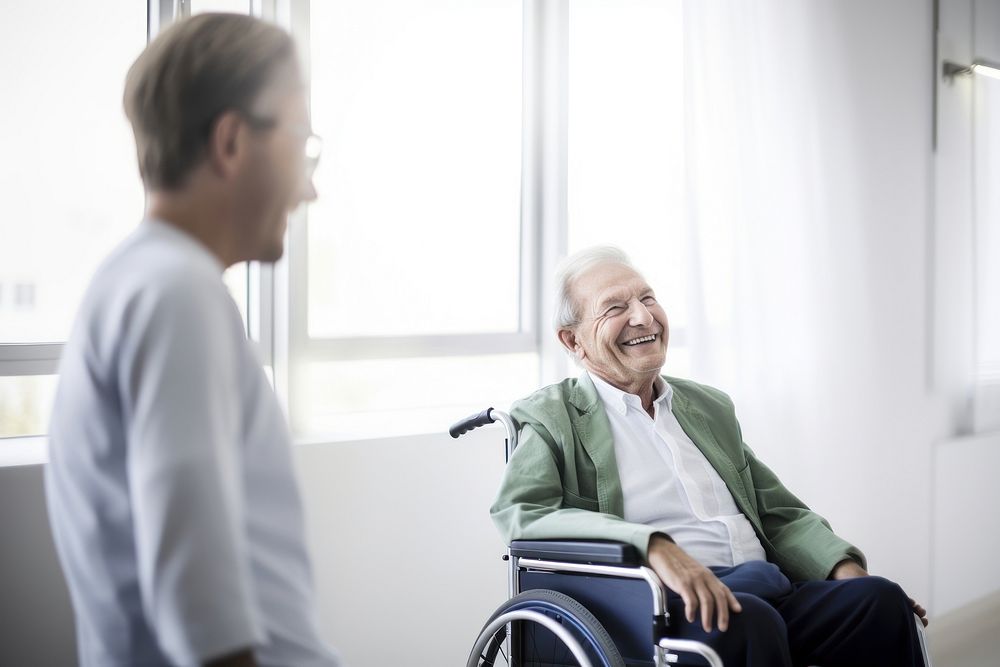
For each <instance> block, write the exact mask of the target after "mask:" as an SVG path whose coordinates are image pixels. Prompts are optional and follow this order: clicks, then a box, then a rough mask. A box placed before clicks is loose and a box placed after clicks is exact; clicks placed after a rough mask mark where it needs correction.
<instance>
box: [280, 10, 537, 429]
mask: <svg viewBox="0 0 1000 667" xmlns="http://www.w3.org/2000/svg"><path fill="white" fill-rule="evenodd" d="M309 20H310V21H309V34H308V36H300V38H303V37H304V38H305V39H307V40H308V53H309V58H308V60H309V66H310V71H311V100H312V116H313V125H314V128H315V131H316V132H317V133H318V134H319V135H320V136H322V137H323V139H324V156H323V160H322V162H321V163H320V166H319V169H318V170H317V172H316V178H315V183H316V187H317V190H318V191H319V195H320V198H319V200H318V201H316V202H315V203H313V204H311V205H310V207H309V211H308V222H307V223H306V225H305V227H304V228H300V235H299V238H295V237H294V236H293V238H292V244H293V248H292V252H291V253H290V262H291V267H290V273H291V294H290V298H291V299H292V300H293V301H294V300H295V299H297V298H302V299H303V301H304V306H305V307H303V308H301V309H298V310H297V309H296V308H294V307H293V308H292V320H291V322H290V325H289V326H290V327H291V343H292V346H293V350H292V351H291V352H290V354H291V359H292V364H291V367H290V373H291V374H292V377H291V386H290V397H289V403H290V408H291V414H292V416H293V424H294V426H295V427H296V429H297V430H299V431H308V432H316V431H320V432H331V430H332V431H335V432H340V433H343V432H347V431H350V432H353V431H354V430H355V428H357V429H361V430H363V428H364V427H363V426H362V425H361V424H363V423H364V422H366V421H368V420H370V419H372V418H374V419H377V420H378V421H379V422H380V423H381V424H382V425H383V426H384V424H385V423H386V420H387V419H392V420H403V419H410V418H412V417H413V414H412V413H414V412H415V411H420V412H422V413H424V414H426V413H427V410H428V409H432V408H439V409H440V413H441V415H442V416H441V417H440V419H441V420H443V421H440V422H438V423H439V424H442V425H443V424H446V423H447V420H448V419H450V418H453V417H455V416H456V415H459V414H460V413H461V411H463V410H466V409H471V408H474V407H476V406H478V405H480V404H482V403H484V402H487V401H490V400H503V399H508V400H509V399H512V398H515V397H517V396H518V395H521V394H525V393H527V392H528V391H530V390H531V389H533V388H534V387H535V385H537V381H538V380H537V378H538V373H537V355H536V353H535V336H534V332H533V331H531V330H530V329H529V327H528V326H527V323H526V318H525V316H524V312H523V310H524V306H523V300H522V294H523V291H524V285H523V283H522V276H521V274H522V255H521V246H522V240H521V220H520V186H521V181H520V179H521V173H520V165H521V152H520V146H521V30H522V20H521V2H518V1H517V0H492V1H489V0H478V1H476V2H469V1H468V0H420V1H414V0H342V1H338V2H324V1H318V2H312V3H311V4H310V7H309ZM293 234H294V228H293ZM296 241H298V242H299V243H298V247H300V248H302V252H301V253H299V254H297V253H296V252H295V248H294V246H295V245H296ZM415 277H418V278H416V279H415ZM373 413H374V414H377V415H378V416H377V417H372V415H373ZM387 413H388V414H387ZM365 415H368V416H365ZM352 424H353V425H357V426H356V427H355V426H352Z"/></svg>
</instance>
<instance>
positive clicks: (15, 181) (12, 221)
mask: <svg viewBox="0 0 1000 667" xmlns="http://www.w3.org/2000/svg"><path fill="white" fill-rule="evenodd" d="M109 16H113V17H114V20H108V17H109ZM145 41H146V5H145V3H137V2H134V0H109V1H108V2H103V3H101V5H100V11H95V7H94V5H93V4H92V3H87V2H62V1H61V0H37V1H36V2H11V3H5V4H4V8H3V20H2V21H0V90H3V91H4V122H3V123H2V124H0V146H3V160H2V161H0V199H2V200H3V202H4V207H5V211H4V215H3V216H2V217H0V239H3V242H2V243H0V292H2V293H0V343H10V342H50V341H60V340H65V339H66V338H67V336H68V334H69V327H70V323H71V321H72V318H73V315H74V312H75V310H76V307H77V304H78V302H79V300H80V297H81V295H82V291H83V289H84V288H85V287H86V285H87V279H88V278H89V276H90V275H91V274H92V273H93V271H94V269H95V268H96V265H97V263H98V262H99V261H100V260H101V259H102V258H103V257H104V256H105V255H106V254H107V253H108V251H109V250H110V249H111V248H112V247H113V246H114V245H115V244H116V243H117V242H118V241H119V240H120V239H121V238H122V237H123V236H125V234H126V233H128V232H129V231H130V230H131V229H132V228H133V227H135V225H136V224H138V222H139V219H140V218H141V217H142V212H143V190H142V185H141V183H140V181H139V175H138V169H137V167H136V158H135V146H134V143H133V141H132V134H131V130H130V129H129V127H128V124H127V123H126V121H125V116H124V113H123V111H122V102H121V99H122V88H123V85H124V81H125V73H126V71H127V70H128V67H129V65H131V63H132V61H133V60H134V59H135V57H136V56H137V55H138V54H139V52H140V51H141V50H142V48H143V46H144V45H145Z"/></svg>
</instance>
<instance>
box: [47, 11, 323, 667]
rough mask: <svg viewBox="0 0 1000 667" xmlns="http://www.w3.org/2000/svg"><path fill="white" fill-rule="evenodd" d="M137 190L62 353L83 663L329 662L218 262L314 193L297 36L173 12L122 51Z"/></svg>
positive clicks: (70, 566) (58, 528)
mask: <svg viewBox="0 0 1000 667" xmlns="http://www.w3.org/2000/svg"><path fill="white" fill-rule="evenodd" d="M124 106H125V113H126V115H127V116H128V119H129V121H130V122H131V124H132V129H133V131H134V134H135V141H136V149H137V154H138V161H139V171H140V173H141V175H142V179H143V182H144V184H145V187H146V191H147V211H146V215H145V219H144V220H143V221H142V223H141V224H140V225H139V227H138V228H137V229H136V230H135V231H134V232H133V233H132V234H131V235H130V236H129V237H128V238H127V239H125V240H124V242H122V243H121V245H119V246H118V248H117V249H115V250H114V251H113V252H112V253H111V255H110V256H109V257H108V258H107V259H106V260H105V261H104V262H103V264H102V265H101V267H100V268H99V269H98V271H97V273H96V275H95V276H94V278H93V280H92V282H91V284H90V286H89V288H88V290H87V292H86V294H85V296H84V299H83V303H82V306H81V308H80V311H79V313H78V316H77V320H76V323H75V326H74V329H73V332H72V335H71V337H70V340H69V342H68V343H67V344H66V347H65V350H64V352H63V355H62V360H61V363H60V371H59V373H60V379H59V388H58V392H57V396H56V401H55V407H54V410H53V418H52V425H51V429H50V434H51V435H50V443H49V447H50V453H49V455H50V461H49V464H48V466H47V469H46V491H47V498H48V504H49V513H50V519H51V523H52V528H53V533H54V536H55V541H56V545H57V548H58V552H59V556H60V559H61V562H62V565H63V569H64V571H65V573H66V578H67V581H68V583H69V588H70V594H71V597H72V600H73V606H74V610H75V615H76V627H77V640H78V650H79V656H80V662H81V664H83V665H95V666H96V665H100V666H101V667H107V666H112V665H114V666H118V665H120V666H122V667H125V666H129V667H131V666H134V665H166V664H173V665H282V666H290V665H292V666H299V665H303V666H305V665H309V666H312V665H315V666H321V665H322V666H334V665H337V664H338V660H337V658H336V656H335V654H334V653H333V652H332V651H331V649H329V648H328V647H327V646H325V645H324V644H323V642H322V641H321V640H320V637H319V630H318V626H317V619H316V614H315V610H314V599H313V590H312V589H313V584H312V575H311V571H310V564H309V558H308V555H307V552H306V543H305V535H304V522H303V517H302V504H301V500H300V498H299V492H298V488H297V485H296V480H295V477H294V474H293V466H292V459H291V452H290V448H289V440H290V438H289V434H288V429H287V425H286V423H285V419H284V416H283V414H282V412H281V409H280V407H279V405H278V402H277V400H276V398H275V396H274V393H273V391H272V389H271V386H270V385H269V383H268V380H267V378H266V377H265V374H264V371H263V369H262V368H261V365H260V363H259V361H258V360H257V358H256V356H255V354H254V350H253V348H252V347H251V345H250V343H249V342H248V341H247V338H246V334H245V330H244V326H243V322H242V320H241V317H240V313H239V311H238V309H237V307H236V304H235V303H234V302H233V300H232V298H231V297H230V295H229V293H228V292H227V290H226V287H225V285H224V283H223V281H222V272H223V271H224V270H225V269H226V268H227V267H229V266H232V265H233V264H236V263H237V262H245V261H249V260H256V261H261V262H274V261H275V260H277V259H278V258H279V257H281V255H282V252H283V243H284V240H283V239H284V233H285V227H286V225H287V218H288V215H289V213H290V212H291V211H292V210H293V209H295V208H296V207H298V205H299V204H301V203H302V202H303V201H310V200H312V199H314V198H315V196H316V192H315V190H314V189H313V185H312V167H313V166H314V164H315V163H314V162H313V158H316V157H318V155H315V154H309V152H310V151H312V150H314V147H313V144H314V143H315V141H316V139H315V138H314V137H313V135H312V131H311V129H310V122H309V115H308V110H307V107H306V99H305V95H304V88H303V81H302V78H301V72H300V68H299V65H298V63H297V61H296V56H295V47H294V44H293V42H292V39H291V37H290V36H289V35H288V34H287V33H286V32H285V31H283V30H281V29H279V28H278V27H276V26H273V25H270V24H267V23H264V22H262V21H259V20H257V19H254V18H250V17H247V16H239V15H235V14H203V15H199V16H196V17H194V18H189V19H185V20H182V21H180V22H178V23H176V24H175V25H173V26H171V27H169V28H167V29H166V30H165V31H164V32H163V33H161V34H160V35H159V36H158V37H157V38H156V39H154V40H153V41H152V42H151V43H150V44H149V45H148V46H147V48H146V49H145V51H144V52H143V53H142V54H141V55H140V56H139V58H138V59H137V60H136V62H135V63H134V64H133V65H132V67H131V69H130V70H129V72H128V76H127V78H126V81H125V93H124Z"/></svg>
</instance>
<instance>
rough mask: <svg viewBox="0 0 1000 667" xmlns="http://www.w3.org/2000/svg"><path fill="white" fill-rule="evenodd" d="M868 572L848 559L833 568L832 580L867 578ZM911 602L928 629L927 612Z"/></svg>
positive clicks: (913, 601) (914, 610)
mask: <svg viewBox="0 0 1000 667" xmlns="http://www.w3.org/2000/svg"><path fill="white" fill-rule="evenodd" d="M867 576H868V571H867V570H865V568H863V567H861V566H860V565H858V564H857V563H856V562H854V561H853V560H850V559H847V560H842V561H840V562H839V563H837V565H836V566H834V568H833V572H831V573H830V578H831V579H856V578H858V577H867ZM907 599H908V600H909V601H910V606H911V607H913V613H914V614H916V615H917V616H918V617H919V618H920V622H921V623H923V624H924V627H925V628H926V627H927V624H928V622H929V621H928V620H927V610H926V609H924V608H923V607H921V606H920V605H919V604H917V602H916V600H914V599H913V598H907Z"/></svg>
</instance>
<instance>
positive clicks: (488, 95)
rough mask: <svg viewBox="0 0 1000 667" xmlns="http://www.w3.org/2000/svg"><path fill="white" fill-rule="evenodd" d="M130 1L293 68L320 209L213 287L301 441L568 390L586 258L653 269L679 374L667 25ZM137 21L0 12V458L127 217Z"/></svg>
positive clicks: (40, 413) (661, 6)
mask: <svg viewBox="0 0 1000 667" xmlns="http://www.w3.org/2000/svg"><path fill="white" fill-rule="evenodd" d="M147 4H148V6H149V8H150V19H151V23H150V26H149V32H150V33H153V34H155V33H156V32H157V31H158V30H159V29H161V28H162V27H164V26H165V25H166V24H167V23H169V20H170V17H171V16H173V15H174V14H176V13H179V14H181V15H186V14H196V13H200V12H205V11H229V12H237V13H246V12H252V13H254V14H256V15H263V16H265V17H267V18H270V19H274V20H277V21H278V22H279V23H281V24H282V25H285V26H286V27H290V28H291V30H292V31H293V34H294V35H295V37H296V39H297V41H298V43H299V46H300V48H301V50H302V56H303V60H304V63H305V65H306V72H307V78H308V81H309V87H310V90H309V94H310V102H311V108H312V117H313V125H314V128H315V131H316V132H317V133H318V134H320V135H321V136H322V137H323V138H324V156H323V160H322V162H321V163H320V165H319V169H318V170H317V172H316V177H315V182H316V186H317V189H318V191H319V194H320V199H319V200H318V201H317V202H315V203H314V204H312V205H310V206H309V207H308V208H307V209H304V210H302V211H300V212H298V213H297V214H296V216H295V219H293V220H292V224H291V225H290V226H289V238H288V243H287V245H286V248H287V252H286V256H285V258H284V259H283V260H282V261H281V262H279V263H278V264H277V265H275V266H274V267H271V266H261V265H257V264H253V263H251V264H249V265H247V264H243V265H238V266H235V267H232V268H231V269H229V270H228V271H227V272H226V274H225V275H224V280H225V282H226V284H227V285H228V286H229V288H230V290H231V292H232V294H233V297H234V299H235V301H236V303H237V305H238V307H239V309H240V311H241V312H242V314H243V316H244V320H245V321H246V323H247V329H248V332H249V334H250V337H251V339H252V340H254V341H255V342H256V343H257V344H258V348H259V350H260V352H261V356H262V359H263V361H264V363H265V366H266V367H267V368H268V371H269V372H270V373H271V375H272V378H273V379H274V381H275V385H276V389H277V391H278V394H279V397H280V398H281V399H282V400H283V401H284V402H285V404H286V407H287V408H288V411H289V416H290V420H291V423H292V426H293V429H294V430H295V431H296V433H297V434H298V435H299V436H303V435H308V436H310V437H318V436H324V437H330V436H332V437H334V438H347V437H350V438H355V437H362V436H370V435H374V434H378V435H388V434H391V433H393V432H396V433H403V432H413V430H414V429H420V430H423V429H427V428H431V429H433V430H439V429H443V428H444V427H445V426H446V425H447V424H448V423H450V422H451V421H452V420H454V419H455V418H457V417H459V416H461V414H463V413H464V412H466V411H471V410H473V409H481V408H482V407H484V406H485V405H486V404H488V403H494V404H497V405H498V406H500V407H505V405H506V403H507V402H509V401H511V400H513V399H515V398H517V397H519V396H523V395H526V394H528V393H530V392H531V391H533V390H534V389H536V388H537V387H538V385H539V383H540V381H541V380H542V379H543V378H544V380H545V381H548V380H553V379H558V378H560V377H562V376H563V375H564V373H565V372H566V371H567V370H569V366H568V364H567V363H566V362H567V359H566V358H565V357H564V356H563V354H562V352H561V350H560V349H559V347H558V344H557V343H556V342H555V340H554V336H553V334H552V332H551V331H550V327H549V320H550V313H549V310H550V307H551V305H552V304H551V302H550V298H551V297H550V296H548V295H549V293H550V292H551V287H552V285H551V273H552V269H553V267H554V264H555V263H556V262H557V261H558V260H559V259H560V258H561V257H563V256H564V255H565V254H566V252H567V251H570V252H572V251H574V250H577V249H579V248H580V247H583V246H585V245H591V244H594V243H609V242H610V243H616V244H618V245H620V246H622V247H623V248H624V249H626V250H627V251H628V252H629V253H630V254H631V255H632V257H633V259H634V260H635V262H636V263H637V265H639V266H640V267H642V268H643V269H644V270H646V272H647V276H648V277H649V279H650V281H651V283H653V285H654V286H655V287H656V288H657V290H658V293H659V297H660V300H661V301H663V302H664V303H665V305H666V306H667V310H668V313H670V316H671V325H672V342H671V347H672V352H673V354H672V355H671V362H668V363H674V362H677V360H678V357H679V356H680V357H681V361H680V362H679V363H680V364H681V365H683V358H682V355H679V354H678V352H681V353H682V352H683V333H684V327H685V321H684V318H685V312H686V308H685V304H684V298H685V291H684V287H683V286H684V281H683V279H682V278H683V274H684V272H685V270H686V268H685V265H684V256H685V253H684V252H683V249H684V236H683V234H684V231H683V228H682V227H681V224H680V221H681V220H682V219H683V215H682V214H681V213H682V202H683V190H682V182H683V179H682V178H681V174H682V172H683V170H682V167H681V164H682V160H683V150H682V143H683V142H682V141H681V139H680V136H681V128H680V122H681V121H680V115H681V105H680V104H679V102H678V100H677V99H676V94H677V91H679V90H681V89H682V79H681V73H680V64H679V63H680V59H681V58H680V56H681V41H680V40H681V32H680V27H679V26H680V20H679V12H680V9H679V7H680V5H679V3H676V2H666V1H662V0H661V1H660V2H653V1H650V0H646V1H642V0H629V1H628V2H624V3H622V2H612V1H611V0H603V1H599V0H576V1H574V2H573V3H548V2H538V3H523V2H522V1H521V0H336V1H327V0H316V1H311V0H266V1H261V0H254V1H251V0H205V1H202V0H185V1H183V2H181V1H176V2H171V1H168V0H161V1H160V2H150V3H147ZM146 11H147V8H146V7H144V6H143V4H142V3H139V4H138V5H136V3H134V2H127V1H126V0H112V1H110V2H107V3H106V4H105V11H102V12H101V19H102V20H100V21H99V20H97V19H96V18H94V15H93V12H89V11H86V10H84V9H83V8H82V7H78V6H76V5H74V4H72V3H71V4H69V5H66V4H65V3H59V2H55V0H46V1H44V2H38V3H18V4H16V5H15V6H13V7H11V8H7V9H5V10H4V12H5V14H4V18H5V21H4V23H3V25H0V38H3V41H2V42H0V56H3V55H5V56H6V57H5V58H3V59H2V62H0V85H3V86H4V89H5V90H7V91H10V92H11V94H10V95H9V97H10V99H11V100H13V103H12V111H11V113H10V119H11V120H10V122H9V123H7V124H6V125H5V127H4V128H0V137H2V139H3V145H4V146H5V148H6V149H7V150H6V155H5V160H4V162H3V164H0V191H2V193H3V194H4V195H5V196H6V197H5V198H6V200H7V201H9V202H14V211H13V213H12V214H11V215H8V216H6V217H5V218H4V222H2V223H0V225H3V238H4V240H5V243H4V244H3V245H2V246H0V313H2V314H3V317H2V319H0V399H2V400H3V408H2V409H3V410H5V411H6V412H4V413H2V414H0V437H3V436H10V435H23V434H31V433H42V432H44V426H45V423H46V422H47V420H48V415H47V412H48V410H47V408H46V407H45V406H46V405H48V403H50V402H51V395H52V390H53V388H54V386H55V376H54V375H53V374H54V373H55V371H56V365H57V361H58V355H59V351H60V349H61V342H60V341H63V340H65V338H66V336H67V334H68V331H69V325H70V322H71V321H72V317H73V315H74V313H75V310H76V305H77V303H78V302H79V299H80V296H81V294H82V290H83V288H84V287H85V285H86V283H87V278H88V277H89V276H90V275H91V274H92V273H93V271H94V269H95V268H96V264H97V262H99V261H100V260H101V259H102V258H103V257H104V256H105V255H106V254H107V253H108V251H109V250H110V249H111V248H112V247H113V246H114V245H115V244H116V243H118V242H119V241H120V240H121V239H122V238H123V237H124V236H126V235H127V233H128V232H129V231H130V230H131V229H132V228H133V227H134V225H135V224H136V223H137V221H138V218H139V216H140V215H141V211H142V209H143V200H142V197H143V192H142V187H141V183H140V182H139V178H138V175H137V173H136V172H137V170H136V168H135V157H134V147H133V142H132V137H131V133H130V131H129V128H128V126H127V123H126V122H125V119H124V117H123V113H122V111H121V87H122V81H123V79H124V75H125V72H126V70H127V68H128V67H129V65H130V64H131V63H132V62H133V60H134V58H135V57H136V55H137V54H138V53H139V52H140V51H141V49H142V47H143V46H144V43H145V38H146V34H147V25H146ZM524 12H528V14H527V15H525V14H524ZM106 16H114V17H115V20H114V21H107V20H104V19H105V17H106ZM30 25H37V26H42V25H44V26H45V30H24V29H23V26H30ZM665 34H666V35H668V36H669V38H664V35H665ZM29 35H30V38H29ZM40 36H41V37H40ZM95 37H96V38H95ZM95 44H96V46H95ZM68 53H72V54H73V57H72V59H68V58H67V55H66V54H68ZM26 59H28V60H29V61H30V62H31V63H32V66H31V67H30V68H25V67H23V62H24V61H25V60H26ZM13 63H18V64H17V65H16V66H15V65H14V64H13ZM567 65H568V67H567ZM650 81H655V82H657V83H656V84H655V85H650V83H649V82H650ZM524 91H526V93H527V94H522V93H523V92H524ZM567 91H568V93H567ZM66 109H72V111H73V113H72V115H71V117H70V122H67V115H66V112H65V110H66ZM609 130H610V131H609ZM40 174H44V178H41V177H39V175H40ZM54 188H57V189H58V191H59V195H60V196H59V197H52V196H50V195H51V191H52V190H53V189H54ZM39 202H45V205H44V206H40V205H39ZM15 220H16V221H17V222H16V224H15V223H14V221H15ZM53 239H59V242H58V243H53ZM675 368H676V367H675ZM668 370H673V369H668ZM675 372H677V371H675Z"/></svg>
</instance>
